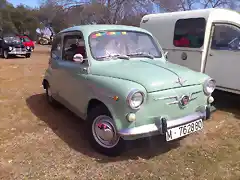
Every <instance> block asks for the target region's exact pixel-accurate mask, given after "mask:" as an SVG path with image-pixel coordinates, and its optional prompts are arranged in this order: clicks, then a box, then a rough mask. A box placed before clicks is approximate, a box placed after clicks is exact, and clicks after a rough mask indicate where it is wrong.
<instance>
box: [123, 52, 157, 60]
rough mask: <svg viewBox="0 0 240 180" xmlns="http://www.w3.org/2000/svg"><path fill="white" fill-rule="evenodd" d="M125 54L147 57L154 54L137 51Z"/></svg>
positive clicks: (152, 57) (151, 57) (151, 56)
mask: <svg viewBox="0 0 240 180" xmlns="http://www.w3.org/2000/svg"><path fill="white" fill-rule="evenodd" d="M127 56H139V57H148V58H150V59H154V56H153V55H151V54H149V53H144V52H138V53H131V54H127Z"/></svg>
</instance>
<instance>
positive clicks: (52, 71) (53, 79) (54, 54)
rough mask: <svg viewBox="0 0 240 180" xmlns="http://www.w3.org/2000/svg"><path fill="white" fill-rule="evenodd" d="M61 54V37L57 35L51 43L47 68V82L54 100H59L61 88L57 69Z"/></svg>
mask: <svg viewBox="0 0 240 180" xmlns="http://www.w3.org/2000/svg"><path fill="white" fill-rule="evenodd" d="M61 54H62V37H61V35H60V34H59V35H57V36H56V38H55V39H54V41H53V44H52V48H51V53H50V58H49V67H48V70H47V72H48V74H49V76H48V81H49V84H50V86H51V90H52V93H53V96H54V98H56V99H58V98H59V96H58V95H59V90H60V87H61V84H60V83H61V81H60V72H59V67H60V64H61V62H62V58H61Z"/></svg>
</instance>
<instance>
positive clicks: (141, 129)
mask: <svg viewBox="0 0 240 180" xmlns="http://www.w3.org/2000/svg"><path fill="white" fill-rule="evenodd" d="M198 119H203V120H205V119H206V110H205V111H204V112H195V113H193V114H190V115H187V116H184V117H182V118H178V119H173V120H167V128H173V127H176V126H180V125H183V124H187V123H190V122H192V121H196V120H198ZM157 131H159V132H161V131H162V129H161V125H160V126H159V125H157V124H156V123H154V124H147V125H143V126H138V127H134V128H128V129H121V130H120V131H118V134H119V135H120V136H136V135H142V134H148V133H153V132H157Z"/></svg>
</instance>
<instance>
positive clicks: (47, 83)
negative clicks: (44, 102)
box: [42, 79, 49, 89]
mask: <svg viewBox="0 0 240 180" xmlns="http://www.w3.org/2000/svg"><path fill="white" fill-rule="evenodd" d="M42 85H43V89H47V86H48V85H49V82H48V80H47V79H43V82H42Z"/></svg>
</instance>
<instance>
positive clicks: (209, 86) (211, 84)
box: [203, 78, 216, 95]
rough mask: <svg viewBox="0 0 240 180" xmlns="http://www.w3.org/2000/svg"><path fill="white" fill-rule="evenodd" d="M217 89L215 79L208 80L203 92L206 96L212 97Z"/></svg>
mask: <svg viewBox="0 0 240 180" xmlns="http://www.w3.org/2000/svg"><path fill="white" fill-rule="evenodd" d="M215 88H216V81H215V80H214V79H211V78H210V79H207V80H206V81H205V82H204V85H203V91H204V93H205V94H206V95H210V94H212V93H213V91H214V90H215Z"/></svg>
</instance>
